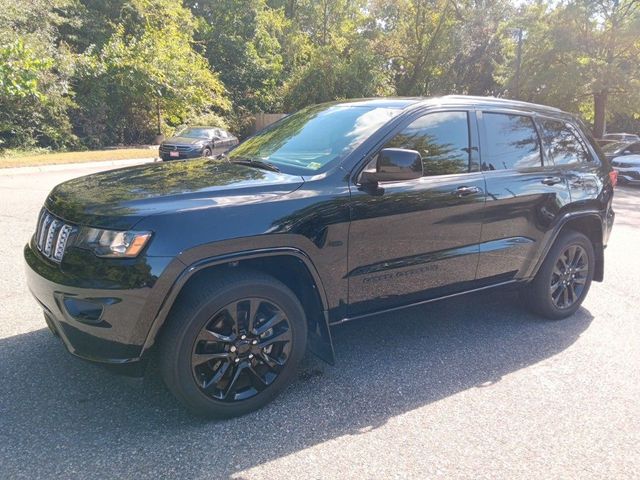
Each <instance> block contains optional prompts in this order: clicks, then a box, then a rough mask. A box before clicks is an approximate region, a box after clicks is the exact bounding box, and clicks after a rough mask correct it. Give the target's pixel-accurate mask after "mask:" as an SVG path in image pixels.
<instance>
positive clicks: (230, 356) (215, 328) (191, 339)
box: [160, 273, 307, 417]
mask: <svg viewBox="0 0 640 480" xmlns="http://www.w3.org/2000/svg"><path fill="white" fill-rule="evenodd" d="M306 325H307V324H306V319H305V314H304V310H303V308H302V306H301V305H300V302H299V301H298V299H297V298H296V296H295V295H294V294H293V292H291V290H289V289H288V288H287V287H286V286H285V285H284V284H282V283H281V282H279V281H277V280H276V279H274V278H272V277H270V276H267V275H262V274H259V273H255V274H254V273H251V274H247V273H245V274H243V273H233V274H231V275H227V276H225V277H224V279H222V278H219V279H217V280H214V281H212V282H209V283H207V284H206V285H204V286H200V287H199V288H197V289H196V290H195V291H190V292H188V293H187V295H186V296H184V297H183V298H181V300H180V304H179V305H177V306H176V308H175V309H174V311H173V312H172V315H171V318H170V319H169V324H168V325H167V329H166V331H165V332H164V334H163V336H162V339H161V344H160V355H161V361H160V365H161V370H162V375H163V378H164V381H165V383H166V384H167V386H168V387H169V389H170V390H171V391H172V392H173V393H174V395H175V396H176V397H177V398H178V399H179V400H180V401H181V402H182V403H184V404H185V405H186V406H187V407H188V408H189V409H191V410H192V411H193V412H195V413H197V414H200V415H206V416H211V417H232V416H236V415H242V414H244V413H247V412H249V411H251V410H255V409H257V408H260V407H262V406H263V405H265V404H266V403H268V402H269V401H270V400H271V399H273V398H274V397H275V396H276V395H277V394H278V393H279V392H280V391H281V390H282V389H283V388H284V387H285V386H286V385H287V384H288V383H289V381H290V380H291V378H292V376H293V375H294V374H295V371H296V367H297V364H298V362H299V361H300V359H301V358H302V356H303V354H304V351H305V343H306V336H307V331H306Z"/></svg>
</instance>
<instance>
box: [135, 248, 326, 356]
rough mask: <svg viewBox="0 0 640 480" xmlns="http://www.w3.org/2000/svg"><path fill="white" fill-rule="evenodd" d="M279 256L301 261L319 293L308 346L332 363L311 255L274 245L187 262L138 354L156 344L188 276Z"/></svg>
mask: <svg viewBox="0 0 640 480" xmlns="http://www.w3.org/2000/svg"><path fill="white" fill-rule="evenodd" d="M282 255H288V256H293V257H296V258H298V259H299V260H301V261H302V262H303V263H304V265H305V267H306V268H307V270H308V272H309V274H310V275H311V278H312V279H313V281H314V283H315V285H316V287H317V291H318V295H319V296H320V301H321V303H322V319H321V320H320V321H319V322H318V325H317V329H316V330H317V331H315V332H312V331H310V332H309V349H310V350H311V351H312V352H313V353H314V354H315V355H317V356H318V357H319V358H321V359H322V360H324V361H326V362H327V363H329V364H331V365H333V364H334V363H335V352H334V349H333V341H332V338H331V330H330V328H329V314H328V308H329V307H328V300H327V295H326V292H325V289H324V286H323V284H322V279H321V278H320V275H319V273H318V271H317V269H316V267H315V265H314V264H313V262H312V261H311V258H309V256H308V255H307V254H306V253H304V252H303V251H302V250H300V249H298V248H295V247H274V248H260V249H255V250H245V251H241V252H234V253H229V254H222V255H217V256H214V257H206V258H202V259H200V260H197V261H195V262H193V263H192V264H190V265H186V266H185V268H184V269H183V270H182V272H181V273H180V274H179V275H178V276H177V277H176V279H175V281H174V282H173V284H172V286H171V288H170V289H169V292H168V293H167V295H166V296H165V298H164V300H163V302H162V304H161V306H160V308H159V310H158V312H157V313H156V315H155V318H154V319H153V322H152V324H151V327H150V329H149V331H148V333H147V337H146V339H145V342H144V344H143V346H142V353H141V355H140V356H141V357H145V356H146V354H147V353H148V352H149V350H150V349H151V347H152V346H153V345H154V344H155V341H156V337H157V335H158V332H159V331H160V329H161V328H162V326H163V325H164V323H165V322H166V320H167V318H168V316H169V312H170V311H171V308H172V307H173V305H174V303H175V300H176V299H177V298H178V295H179V294H180V292H181V291H182V288H183V287H184V286H185V285H186V284H187V282H188V281H189V279H191V278H192V277H193V275H195V274H196V273H197V272H200V271H202V270H204V269H206V268H210V267H215V266H219V265H224V264H226V263H231V262H237V261H241V260H250V259H256V258H264V257H274V256H282Z"/></svg>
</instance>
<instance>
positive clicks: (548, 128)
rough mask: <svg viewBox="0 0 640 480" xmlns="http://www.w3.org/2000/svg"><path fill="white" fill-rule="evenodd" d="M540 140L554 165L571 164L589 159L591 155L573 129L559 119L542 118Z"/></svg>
mask: <svg viewBox="0 0 640 480" xmlns="http://www.w3.org/2000/svg"><path fill="white" fill-rule="evenodd" d="M540 126H541V127H542V141H543V145H544V149H545V151H546V153H547V156H548V157H549V159H551V161H552V162H553V163H554V164H555V165H572V164H580V163H586V162H589V161H591V156H590V155H589V152H588V151H587V149H586V146H585V145H584V143H583V141H582V140H581V139H580V138H579V137H578V134H577V132H576V131H575V129H574V128H573V127H572V126H570V125H569V124H568V123H566V122H564V121H561V120H552V119H548V118H543V119H541V120H540Z"/></svg>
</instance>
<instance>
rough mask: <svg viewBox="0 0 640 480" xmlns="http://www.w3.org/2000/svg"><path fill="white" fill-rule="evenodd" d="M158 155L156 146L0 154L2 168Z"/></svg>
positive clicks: (0, 166)
mask: <svg viewBox="0 0 640 480" xmlns="http://www.w3.org/2000/svg"><path fill="white" fill-rule="evenodd" d="M157 156H158V150H157V149H156V148H118V149H113V150H88V151H84V152H50V153H49V152H47V153H42V152H33V151H32V152H20V151H8V152H5V154H3V155H2V156H0V168H9V167H32V166H39V165H56V164H61V163H82V162H101V161H110V160H128V159H132V158H154V157H157Z"/></svg>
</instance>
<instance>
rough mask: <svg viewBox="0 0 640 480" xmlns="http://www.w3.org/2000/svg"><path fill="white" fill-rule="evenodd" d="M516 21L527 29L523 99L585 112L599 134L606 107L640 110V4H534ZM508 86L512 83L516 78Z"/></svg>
mask: <svg viewBox="0 0 640 480" xmlns="http://www.w3.org/2000/svg"><path fill="white" fill-rule="evenodd" d="M517 22H518V24H519V26H520V27H521V28H524V30H525V32H526V36H525V39H524V47H523V54H522V73H521V92H522V94H521V96H522V98H524V99H526V100H530V101H535V102H539V103H546V104H550V105H555V106H558V107H561V108H564V109H566V110H569V111H574V112H581V113H582V114H583V115H584V116H585V118H587V119H588V120H590V121H593V123H594V134H595V135H596V136H597V137H600V136H602V134H603V133H604V130H605V122H606V118H607V116H608V113H607V106H608V105H614V107H615V110H616V111H618V112H621V111H626V112H627V113H629V114H632V113H633V112H637V111H638V109H639V108H640V95H639V94H638V85H639V81H640V64H639V62H638V58H640V41H639V38H640V37H639V33H640V2H638V1H637V0H598V1H586V0H572V1H570V2H568V3H567V4H560V5H557V6H551V5H549V4H545V3H542V2H536V3H535V4H533V5H531V6H530V7H529V8H528V9H526V10H525V11H524V12H523V14H522V15H521V16H520V18H518V19H517ZM512 71H513V69H512ZM506 84H507V86H511V85H513V76H511V78H510V79H509V80H507V82H506Z"/></svg>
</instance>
